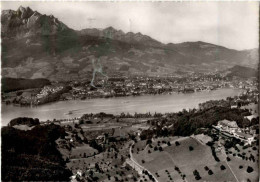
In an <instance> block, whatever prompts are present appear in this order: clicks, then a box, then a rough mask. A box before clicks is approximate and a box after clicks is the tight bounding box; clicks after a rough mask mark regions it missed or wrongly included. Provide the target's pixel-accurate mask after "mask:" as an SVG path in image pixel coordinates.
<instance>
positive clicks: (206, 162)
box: [133, 137, 256, 182]
mask: <svg viewBox="0 0 260 182" xmlns="http://www.w3.org/2000/svg"><path fill="white" fill-rule="evenodd" d="M165 140H166V139H165V138H161V139H157V140H154V141H153V143H152V146H149V145H147V146H146V147H143V146H144V142H143V141H142V143H141V144H138V143H139V142H138V143H137V144H136V145H135V147H134V149H135V150H134V153H133V156H134V158H135V160H136V161H137V162H138V163H139V164H141V165H142V166H144V167H145V168H147V169H148V170H149V171H151V172H152V173H153V174H154V175H155V176H156V177H157V179H158V180H159V181H162V182H164V181H183V179H186V180H187V181H197V180H196V179H195V176H194V174H193V172H194V171H195V170H197V171H198V173H199V175H200V177H201V179H200V180H198V181H237V180H236V177H237V178H238V180H239V181H244V180H246V179H247V178H248V179H250V180H251V181H255V180H256V170H255V172H252V173H247V172H246V166H247V165H249V163H248V164H247V163H245V162H244V161H242V160H241V159H236V160H235V159H231V161H230V162H229V165H230V166H231V168H232V170H233V172H234V174H235V175H236V177H235V176H234V174H233V173H232V172H231V170H230V168H229V166H228V165H227V161H226V157H225V156H224V154H222V153H221V152H219V153H217V155H218V156H221V155H223V156H222V157H219V158H220V159H223V160H221V161H220V162H217V161H216V160H215V159H214V157H213V155H212V151H211V149H210V147H209V146H207V145H204V144H203V143H202V142H199V141H197V140H196V139H194V138H191V137H180V138H176V137H175V138H172V140H171V142H170V143H171V145H170V146H169V145H167V144H165ZM158 141H159V142H158ZM163 141H164V142H163ZM176 141H178V142H179V145H178V146H176V144H175V142H176ZM166 142H167V141H166ZM163 143H164V144H163ZM155 146H157V147H158V148H159V146H161V147H162V149H161V151H160V150H156V151H154V147H155ZM137 147H139V152H137V149H136V148H137ZM151 147H152V148H151ZM190 147H191V148H192V149H190ZM141 149H143V150H141ZM148 150H149V151H148ZM230 158H231V157H230ZM239 164H244V165H245V166H244V168H243V169H242V170H243V171H244V172H242V173H241V172H240V171H239V170H240V169H239V168H238V167H239ZM255 164H256V163H255ZM222 165H223V166H224V167H225V169H224V170H223V169H221V167H220V166H222ZM250 165H251V166H252V162H251V163H250ZM176 167H177V168H176ZM209 170H211V171H212V173H211V172H209ZM242 170H241V171H242Z"/></svg>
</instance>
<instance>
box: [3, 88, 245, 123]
mask: <svg viewBox="0 0 260 182" xmlns="http://www.w3.org/2000/svg"><path fill="white" fill-rule="evenodd" d="M242 91H243V90H242V89H234V88H223V89H218V90H213V91H209V92H208V91H207V92H195V93H185V94H184V93H173V94H160V95H142V96H138V97H137V96H132V97H131V96H127V97H113V98H93V99H87V100H67V101H58V102H54V103H48V104H45V105H41V106H37V107H32V108H30V107H17V106H12V105H2V122H1V124H2V126H4V125H6V124H7V123H8V122H9V121H10V120H11V119H13V118H15V117H33V118H39V119H40V120H41V121H47V120H52V119H71V118H75V117H80V116H82V115H83V114H85V113H99V112H105V113H111V114H120V113H122V112H124V113H131V114H133V113H135V112H137V113H146V112H151V113H154V112H159V113H167V112H176V111H181V110H182V109H193V108H197V107H198V104H199V103H201V102H205V101H208V100H220V99H226V98H227V97H233V96H236V95H239V94H240V93H242ZM70 111H73V112H72V113H69V112H70Z"/></svg>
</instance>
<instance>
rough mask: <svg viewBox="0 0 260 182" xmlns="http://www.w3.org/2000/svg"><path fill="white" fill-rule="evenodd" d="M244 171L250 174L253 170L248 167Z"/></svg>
mask: <svg viewBox="0 0 260 182" xmlns="http://www.w3.org/2000/svg"><path fill="white" fill-rule="evenodd" d="M246 171H247V172H248V173H251V172H253V171H254V169H253V168H252V167H251V166H248V167H247V170H246Z"/></svg>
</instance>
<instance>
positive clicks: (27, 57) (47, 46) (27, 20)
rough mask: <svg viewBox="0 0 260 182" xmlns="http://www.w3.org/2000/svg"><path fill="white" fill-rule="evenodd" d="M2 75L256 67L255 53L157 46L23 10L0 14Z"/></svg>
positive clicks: (202, 45)
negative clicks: (98, 65) (99, 68)
mask: <svg viewBox="0 0 260 182" xmlns="http://www.w3.org/2000/svg"><path fill="white" fill-rule="evenodd" d="M1 22H2V30H1V31H2V74H3V76H5V77H16V78H17V77H19V78H20V77H22V78H32V79H34V78H48V79H50V80H78V79H91V75H92V72H93V66H92V62H95V61H97V59H99V58H100V60H101V61H100V62H101V64H102V67H103V70H104V72H105V73H106V74H107V75H109V76H111V75H118V74H120V75H122V74H123V75H138V74H144V75H150V76H156V75H161V76H163V75H167V74H177V71H178V72H179V71H183V72H189V71H197V72H208V71H215V70H224V69H227V68H230V67H233V66H234V65H244V66H249V67H256V65H257V62H258V60H257V58H258V57H257V56H256V55H257V49H254V50H245V51H237V50H232V49H228V48H225V47H222V46H218V45H213V44H209V43H206V42H185V43H180V44H172V43H170V44H163V43H161V42H159V41H157V40H155V39H153V38H151V37H149V36H147V35H143V34H141V33H133V32H127V33H125V32H123V31H121V30H116V29H114V28H113V27H108V28H106V29H103V30H100V29H83V30H80V31H76V30H73V29H71V28H69V27H68V26H67V25H65V24H64V23H62V22H61V21H60V20H58V19H57V18H55V17H54V16H53V15H50V16H49V15H42V14H41V13H39V12H37V11H33V10H31V9H30V8H29V7H27V8H24V7H19V8H18V10H16V11H14V10H3V11H2V17H1Z"/></svg>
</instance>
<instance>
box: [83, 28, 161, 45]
mask: <svg viewBox="0 0 260 182" xmlns="http://www.w3.org/2000/svg"><path fill="white" fill-rule="evenodd" d="M79 33H80V34H81V35H89V36H96V37H109V38H111V39H113V40H118V41H122V42H126V43H129V44H143V45H147V46H161V45H163V44H162V43H160V42H159V41H157V40H154V39H152V38H151V37H149V36H147V35H143V34H141V33H140V32H138V33H133V32H128V33H124V32H123V31H122V30H116V29H114V28H113V27H107V28H105V29H103V30H99V29H83V30H81V31H79Z"/></svg>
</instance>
